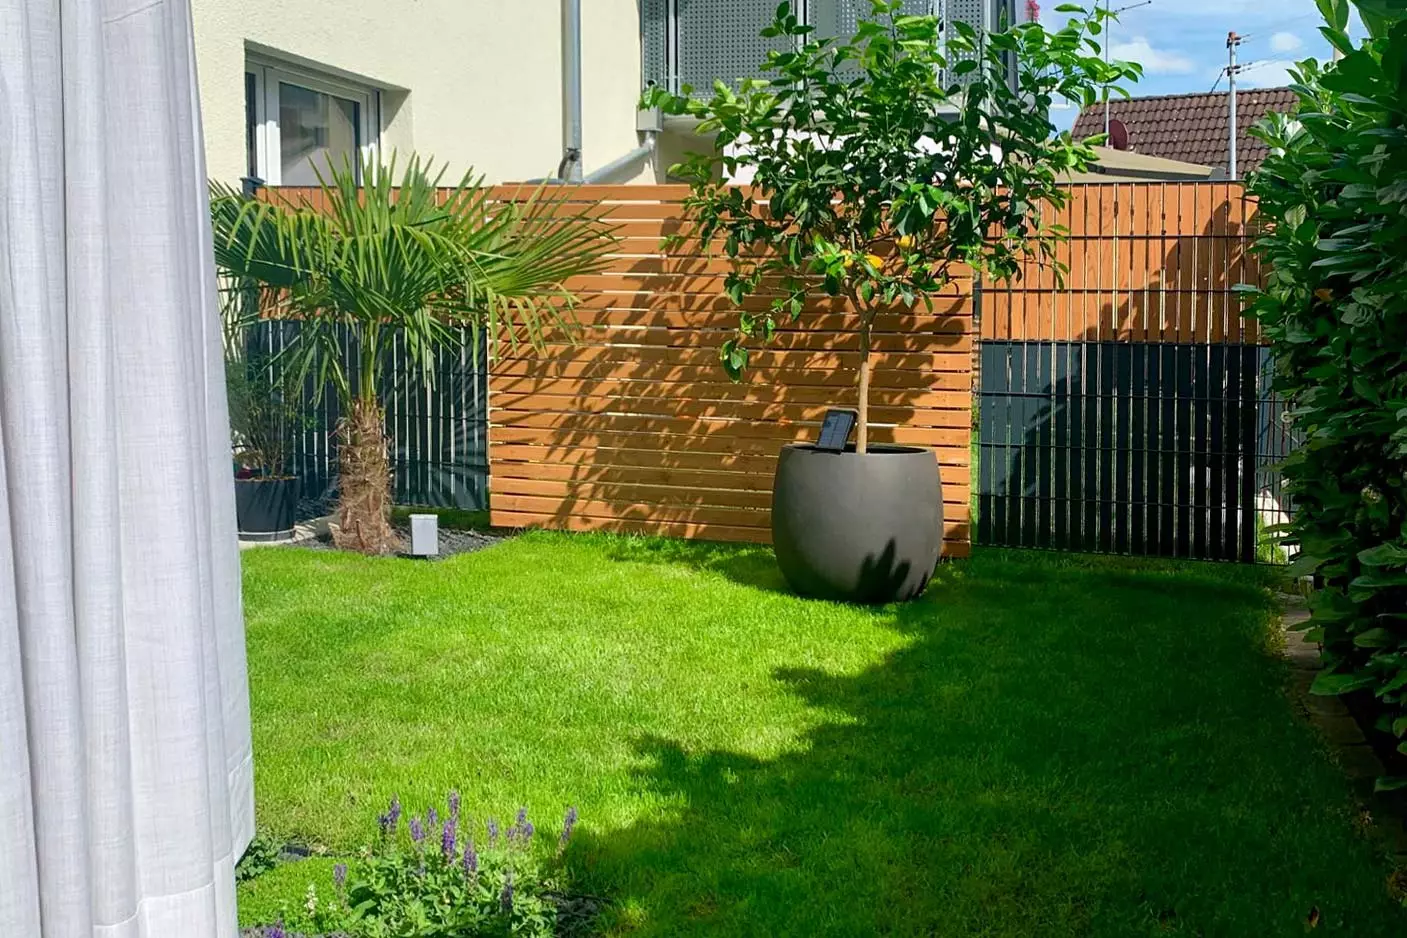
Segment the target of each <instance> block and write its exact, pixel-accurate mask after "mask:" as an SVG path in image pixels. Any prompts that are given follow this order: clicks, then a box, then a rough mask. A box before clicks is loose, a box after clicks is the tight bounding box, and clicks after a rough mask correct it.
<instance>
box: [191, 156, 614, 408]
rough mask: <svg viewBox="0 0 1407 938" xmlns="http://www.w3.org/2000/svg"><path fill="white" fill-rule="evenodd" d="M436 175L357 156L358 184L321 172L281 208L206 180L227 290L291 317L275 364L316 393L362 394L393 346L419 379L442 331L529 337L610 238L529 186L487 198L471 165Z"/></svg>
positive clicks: (352, 176)
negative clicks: (251, 295) (305, 196)
mask: <svg viewBox="0 0 1407 938" xmlns="http://www.w3.org/2000/svg"><path fill="white" fill-rule="evenodd" d="M444 173H445V171H444V169H443V168H441V169H439V170H438V171H437V170H436V169H435V167H434V166H433V164H431V163H428V162H427V163H422V162H421V160H420V159H419V158H415V157H413V158H412V159H411V160H410V162H409V164H408V165H407V166H406V168H405V170H404V172H403V173H402V174H400V175H399V176H398V175H397V172H396V160H395V157H394V156H393V157H392V158H391V161H390V163H389V164H388V165H384V166H383V165H380V164H378V163H375V162H370V161H368V162H367V163H366V165H365V166H363V167H362V172H361V179H362V182H361V183H360V184H359V183H358V175H357V173H356V172H355V170H354V168H353V167H352V166H351V165H350V164H346V165H343V166H341V167H340V168H333V167H329V170H328V175H327V176H326V177H324V176H323V175H322V174H321V173H320V174H319V179H320V180H321V181H322V186H321V192H320V193H319V194H318V196H319V198H318V200H317V203H320V204H317V203H314V202H300V203H298V204H295V205H292V206H289V205H284V204H281V203H280V202H279V201H271V202H256V201H251V200H248V199H245V198H244V197H243V196H242V195H241V193H240V192H238V191H236V190H234V189H231V188H229V187H227V186H224V185H222V184H219V183H214V184H212V196H211V217H212V220H213V223H214V234H215V259H216V263H217V265H218V267H219V270H220V272H221V273H222V274H223V275H225V277H226V278H227V282H228V283H230V284H231V287H230V289H232V290H236V291H241V292H244V291H248V290H249V289H251V285H252V288H253V289H254V290H256V291H257V293H258V302H257V303H253V304H246V306H247V307H248V310H249V312H248V315H262V316H264V317H271V318H288V319H295V320H298V321H299V323H300V328H299V330H298V332H297V336H296V338H295V340H294V341H293V344H292V345H291V346H290V347H289V351H288V352H286V353H285V354H286V355H288V357H289V362H288V363H287V364H288V367H289V368H290V370H291V371H292V372H293V373H294V374H295V375H297V376H298V377H299V378H300V379H301V378H303V377H305V376H308V375H312V376H314V377H315V378H316V387H317V388H318V389H319V391H320V392H321V390H322V389H325V388H327V387H331V388H333V389H334V390H335V391H336V392H337V394H338V395H339V396H340V397H341V398H342V399H343V400H344V401H349V400H351V399H352V398H353V397H354V396H357V395H370V394H375V393H376V389H377V388H378V387H380V386H381V385H380V382H379V381H378V379H379V377H380V376H381V374H382V372H383V370H384V368H385V367H386V366H387V365H388V364H389V362H390V360H391V355H392V352H393V345H394V344H395V343H400V344H401V345H402V346H403V347H404V349H405V351H406V352H407V353H408V354H409V356H410V358H411V360H412V361H413V362H415V363H416V364H417V365H419V366H420V367H421V368H422V369H423V372H424V376H425V379H426V380H427V382H428V381H433V378H434V362H435V355H436V352H437V351H438V350H439V349H440V348H441V347H443V346H444V345H446V344H448V342H449V340H450V339H451V338H452V330H454V329H456V328H463V327H468V328H472V329H478V328H483V327H486V328H487V329H488V332H489V336H490V338H498V337H499V335H500V334H505V335H507V336H508V337H509V339H510V340H511V341H515V342H516V341H517V340H518V337H519V331H520V330H521V331H523V332H525V333H526V335H527V338H528V339H529V340H531V341H537V340H538V339H539V338H540V336H541V332H542V329H543V327H544V326H545V325H546V324H548V323H553V322H556V323H563V324H565V323H564V320H562V318H561V316H562V309H563V307H564V306H569V305H570V304H571V303H572V301H573V297H572V295H571V293H570V292H569V291H568V290H567V289H566V287H565V286H564V284H565V282H566V281H567V280H568V279H570V278H571V277H573V276H576V275H578V274H584V273H592V272H595V271H597V270H600V269H601V268H602V267H603V265H604V257H605V254H606V253H607V252H608V251H609V250H610V249H611V247H612V245H613V244H614V238H613V234H612V231H611V229H610V228H608V227H607V226H605V225H603V224H601V223H600V222H599V221H597V220H595V219H594V218H591V217H589V216H588V215H587V214H585V213H582V212H580V211H573V210H569V209H566V208H564V206H563V203H562V202H561V200H560V199H558V198H556V197H550V196H545V195H544V194H543V190H539V191H538V192H536V193H534V194H532V195H531V196H530V197H529V198H527V199H525V200H523V201H521V202H512V203H504V202H495V201H492V200H491V199H490V197H489V196H490V190H489V189H487V188H485V187H484V186H483V185H482V184H481V181H480V180H479V179H478V178H476V177H475V176H473V175H472V173H467V174H465V175H464V177H463V178H461V179H460V180H459V182H458V183H457V184H455V185H453V186H452V187H446V190H444V191H442V190H441V189H440V184H441V182H442V181H443V177H444ZM344 343H345V344H346V345H347V349H346V350H345V351H344V349H343V344H344ZM349 362H350V364H349Z"/></svg>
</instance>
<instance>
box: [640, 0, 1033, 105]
mask: <svg viewBox="0 0 1407 938" xmlns="http://www.w3.org/2000/svg"><path fill="white" fill-rule="evenodd" d="M792 6H793V9H796V10H797V11H798V14H799V15H800V16H801V17H802V19H803V20H804V21H805V22H806V23H808V24H810V25H812V26H814V27H816V33H817V35H820V36H837V35H850V34H852V33H853V32H854V30H855V23H856V20H857V18H858V17H859V16H861V15H868V13H869V10H870V4H869V0H792ZM776 9H777V0H643V2H642V4H641V30H642V36H641V38H642V43H641V46H642V49H643V52H644V62H643V66H644V76H645V81H647V82H651V83H654V84H658V85H662V86H664V87H667V88H669V89H670V90H671V91H675V92H677V91H678V90H679V89H680V88H681V87H682V86H683V85H689V86H690V87H692V88H693V89H694V91H695V93H696V94H699V95H702V96H709V95H711V94H712V91H713V82H714V80H715V79H719V78H721V79H723V80H724V81H727V82H731V83H733V85H734V87H737V81H738V80H739V79H742V78H761V77H765V76H764V75H763V74H762V73H760V72H759V71H758V68H757V67H758V66H759V65H760V64H761V63H762V62H763V60H764V59H765V58H766V57H767V52H768V50H770V49H777V50H779V51H780V50H782V49H784V48H785V42H786V40H784V39H763V38H762V37H761V36H759V35H758V32H759V30H761V29H762V27H763V26H765V25H766V24H768V23H770V22H771V21H772V16H773V14H774V13H775V12H776ZM903 12H904V13H908V14H927V13H930V12H936V13H937V14H938V15H939V16H941V17H942V18H943V19H944V21H946V22H951V21H953V20H962V21H964V22H967V23H970V24H971V25H972V26H974V27H975V28H977V29H978V30H979V31H982V30H990V29H993V28H1000V26H999V25H998V24H1001V25H1005V24H1008V23H1010V22H1014V20H1015V0H904V4H903Z"/></svg>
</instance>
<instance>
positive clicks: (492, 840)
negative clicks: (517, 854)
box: [487, 818, 498, 847]
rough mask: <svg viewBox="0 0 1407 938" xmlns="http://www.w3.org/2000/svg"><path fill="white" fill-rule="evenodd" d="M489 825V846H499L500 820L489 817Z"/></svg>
mask: <svg viewBox="0 0 1407 938" xmlns="http://www.w3.org/2000/svg"><path fill="white" fill-rule="evenodd" d="M487 827H488V831H489V846H490V847H497V846H498V821H496V820H494V819H493V818H489V822H488V825H487Z"/></svg>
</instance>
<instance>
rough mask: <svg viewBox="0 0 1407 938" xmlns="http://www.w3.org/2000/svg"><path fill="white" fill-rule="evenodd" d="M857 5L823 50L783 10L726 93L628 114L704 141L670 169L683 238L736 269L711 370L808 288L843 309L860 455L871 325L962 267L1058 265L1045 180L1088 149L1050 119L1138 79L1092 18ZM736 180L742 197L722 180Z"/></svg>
mask: <svg viewBox="0 0 1407 938" xmlns="http://www.w3.org/2000/svg"><path fill="white" fill-rule="evenodd" d="M870 6H871V11H870V14H869V16H868V17H867V18H862V19H861V21H860V22H859V25H858V28H857V30H856V32H855V35H854V36H852V37H848V38H844V39H834V38H817V37H816V36H815V35H814V31H813V27H811V26H808V25H805V24H804V23H802V22H801V21H800V19H799V18H798V17H797V15H796V13H795V11H794V10H793V9H792V5H791V4H790V3H785V2H784V3H782V4H781V5H780V6H778V8H777V11H776V16H775V18H774V21H773V22H772V23H771V24H769V25H768V26H767V27H766V28H764V29H763V30H762V35H763V36H765V37H768V38H770V39H785V40H788V41H787V42H785V43H784V44H785V45H786V46H787V51H782V52H776V51H774V52H769V53H768V57H767V61H766V63H765V64H764V69H765V70H766V71H767V72H768V73H769V77H768V78H765V79H749V80H745V81H743V82H741V83H740V84H739V86H738V88H737V90H734V88H733V87H732V86H730V85H728V84H725V83H723V82H718V83H716V84H715V85H714V88H713V91H712V95H711V96H710V97H708V98H707V99H704V98H701V97H700V96H697V95H695V94H694V91H693V89H692V88H689V87H687V86H686V87H684V88H681V89H680V93H678V94H672V93H670V92H668V91H665V90H663V89H653V90H651V91H650V92H648V93H647V94H646V95H645V99H644V102H643V103H644V104H645V105H646V106H651V107H661V108H663V110H664V111H665V113H667V114H674V115H686V116H690V117H693V118H695V119H698V120H699V121H700V124H699V131H700V133H701V134H704V135H706V136H708V137H711V138H713V140H714V142H715V144H716V146H715V148H714V149H712V150H711V151H710V152H707V153H693V154H690V155H689V156H688V158H687V159H686V160H685V161H684V162H682V163H680V164H679V165H677V166H675V167H673V168H672V170H671V171H672V173H674V174H675V175H676V176H679V177H682V178H684V179H686V180H687V181H688V182H689V183H690V184H691V187H692V189H691V194H690V196H689V198H688V199H687V200H686V202H685V209H686V212H687V214H688V215H689V217H690V218H691V219H692V220H693V221H694V223H695V224H694V227H693V232H692V234H690V235H689V236H688V238H689V239H691V240H692V239H695V238H696V239H697V240H698V241H699V243H700V244H702V245H703V246H704V247H705V249H707V250H713V249H715V248H716V246H717V245H718V243H719V242H721V243H722V250H723V252H724V253H725V254H726V255H727V256H728V257H729V258H730V259H732V261H733V262H734V263H733V268H732V272H731V273H730V274H729V275H728V277H727V281H726V287H725V289H726V291H727V293H728V296H729V297H730V298H731V299H732V300H733V302H734V303H735V304H736V305H737V306H738V307H739V309H740V313H739V318H738V328H737V331H736V333H735V334H734V335H733V336H732V337H731V338H730V339H728V340H727V341H726V342H725V343H724V345H723V346H722V349H721V357H722V361H723V366H724V368H725V369H727V371H728V373H729V375H730V376H732V377H733V378H734V379H735V380H736V379H738V378H739V377H740V376H741V375H742V373H743V372H744V370H745V369H746V368H747V364H748V357H749V348H750V345H751V344H752V343H753V342H755V341H757V340H762V341H766V340H768V339H770V338H771V336H772V335H773V333H774V331H775V330H776V327H777V324H778V322H779V321H781V320H782V319H784V318H790V319H796V318H798V317H799V316H800V315H801V311H802V309H803V308H804V301H805V297H806V296H807V295H808V294H814V293H825V294H828V295H830V296H838V297H846V298H848V299H849V301H850V303H849V309H850V310H851V311H852V312H853V314H854V315H855V327H856V331H857V332H858V335H859V342H858V345H859V354H858V358H857V365H858V367H857V369H856V370H857V376H858V382H859V399H858V404H859V411H860V420H859V438H858V445H857V449H858V451H860V452H864V451H865V449H866V446H867V442H868V411H869V381H870V368H871V353H872V352H873V351H874V349H873V347H872V346H873V343H872V326H873V324H874V321H875V317H876V315H878V314H880V313H881V312H884V311H902V310H905V309H912V308H913V307H914V306H915V305H916V304H919V303H924V304H926V306H927V308H928V309H929V310H932V308H933V297H934V296H936V295H938V294H939V293H941V292H942V291H943V289H944V288H945V287H947V286H948V285H949V284H950V283H951V282H952V280H953V279H954V278H955V277H956V276H958V275H959V274H961V275H962V276H966V275H967V272H968V271H971V272H972V273H973V274H975V275H977V276H983V277H987V278H990V279H994V280H1002V279H1006V278H1010V277H1012V276H1014V275H1016V274H1017V272H1018V271H1019V270H1020V268H1021V264H1022V262H1023V261H1024V260H1025V259H1026V258H1028V257H1031V256H1033V255H1035V256H1040V257H1043V258H1045V259H1047V260H1049V261H1051V263H1052V264H1053V265H1055V266H1057V268H1058V265H1056V264H1055V257H1054V247H1055V244H1056V243H1057V242H1058V241H1059V240H1060V239H1061V238H1062V237H1063V236H1064V235H1065V234H1066V232H1065V231H1064V230H1063V229H1061V228H1060V227H1059V226H1058V225H1057V224H1055V222H1054V210H1057V209H1058V208H1059V207H1060V206H1062V205H1063V204H1064V201H1065V195H1064V193H1063V192H1062V191H1061V189H1060V185H1059V180H1060V179H1061V177H1062V176H1063V175H1064V174H1065V173H1067V172H1070V171H1081V170H1084V169H1086V168H1088V166H1089V164H1090V163H1091V162H1092V161H1093V160H1094V158H1095V154H1094V151H1093V150H1092V149H1091V148H1090V147H1089V146H1087V145H1085V144H1084V143H1081V142H1077V141H1075V140H1073V139H1071V137H1070V136H1069V134H1058V133H1057V132H1056V128H1055V125H1054V124H1053V122H1052V120H1051V112H1052V108H1053V107H1054V106H1055V105H1056V104H1057V103H1058V102H1061V101H1071V102H1075V103H1078V104H1081V105H1087V104H1092V103H1093V102H1094V101H1096V100H1097V99H1098V97H1099V95H1100V94H1101V93H1103V92H1105V91H1107V90H1108V89H1111V88H1115V90H1118V89H1117V88H1116V87H1115V86H1116V85H1117V84H1118V83H1119V82H1122V81H1129V80H1136V79H1137V78H1138V76H1139V74H1140V69H1139V67H1138V66H1137V65H1133V64H1128V63H1121V62H1114V63H1106V62H1105V61H1104V60H1103V58H1102V56H1101V55H1100V51H1101V49H1100V45H1099V42H1098V38H1097V37H1099V36H1100V34H1101V33H1102V31H1103V24H1104V23H1105V21H1106V20H1107V19H1108V18H1109V14H1108V13H1106V12H1105V11H1103V10H1099V9H1094V10H1085V9H1083V8H1081V7H1079V6H1065V7H1060V8H1059V10H1058V12H1060V13H1062V14H1064V15H1065V16H1066V17H1067V22H1066V25H1064V26H1063V27H1061V28H1059V29H1056V30H1047V29H1045V28H1044V27H1043V26H1041V24H1039V23H1022V24H1018V25H1011V26H1009V27H1008V28H1006V29H1004V30H1002V31H999V32H990V33H982V34H979V33H978V32H977V31H975V30H973V29H972V28H970V27H969V26H968V25H967V24H965V23H954V24H952V27H951V29H948V28H946V26H945V24H943V23H941V22H940V21H939V20H938V19H937V18H936V17H932V16H907V15H903V13H902V4H901V2H900V0H870ZM940 38H941V41H940ZM742 170H749V171H750V172H751V175H752V179H753V183H752V185H751V186H750V187H746V188H744V187H737V186H733V185H730V184H729V182H728V180H730V179H736V178H738V176H739V173H740V171H742ZM675 240H683V238H678V239H675ZM749 297H765V298H766V299H767V301H766V302H763V303H757V302H753V303H746V302H745V301H746V300H747V299H748V298H749Z"/></svg>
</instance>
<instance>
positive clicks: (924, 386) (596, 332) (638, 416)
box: [489, 186, 973, 556]
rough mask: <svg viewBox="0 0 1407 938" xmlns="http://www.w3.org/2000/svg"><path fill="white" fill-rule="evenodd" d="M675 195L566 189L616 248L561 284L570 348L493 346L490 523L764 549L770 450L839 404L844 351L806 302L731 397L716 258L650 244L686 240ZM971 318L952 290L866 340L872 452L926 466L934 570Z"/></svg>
mask: <svg viewBox="0 0 1407 938" xmlns="http://www.w3.org/2000/svg"><path fill="white" fill-rule="evenodd" d="M686 193H687V190H686V189H685V188H684V187H682V186H624V187H620V186H603V187H594V186H586V187H581V188H579V189H576V190H573V191H572V194H571V198H572V199H573V200H575V201H577V202H579V203H581V204H582V205H584V206H588V205H594V206H599V210H600V211H601V213H602V214H603V216H605V217H608V218H609V219H610V220H611V221H613V222H614V223H616V224H618V225H619V226H620V228H619V234H620V235H621V237H622V241H621V243H620V245H619V252H618V253H617V254H615V255H614V256H613V257H612V263H611V266H610V269H609V270H608V271H606V272H604V273H602V274H599V275H596V276H592V277H584V278H581V279H580V280H579V281H578V282H576V283H574V284H572V287H573V288H574V289H575V290H576V291H577V292H578V293H579V295H580V296H581V299H582V302H581V305H580V308H579V309H578V310H577V317H578V319H579V321H580V326H581V329H580V334H579V335H578V336H577V337H576V339H575V342H573V341H572V340H571V339H570V338H569V337H567V336H565V335H554V336H552V337H551V339H550V346H549V353H548V354H547V355H546V356H540V355H539V354H537V353H536V352H534V351H532V350H531V349H528V348H520V349H518V350H516V351H514V350H511V349H507V348H504V347H503V346H502V345H500V349H499V357H498V358H497V359H496V361H495V362H494V365H493V368H492V373H491V376H490V379H489V387H490V394H489V400H490V414H489V423H490V426H489V441H490V447H489V455H490V474H491V477H492V492H493V495H492V499H491V507H492V516H493V522H494V524H497V525H504V526H509V527H521V526H545V527H554V528H562V529H568V530H616V531H635V532H641V533H649V534H665V535H676V536H683V537H700V538H710V539H715V540H732V541H756V542H765V541H767V540H768V539H769V537H770V520H769V511H770V501H771V485H772V473H773V470H774V467H775V463H776V456H777V453H778V452H779V451H780V449H781V447H782V446H783V445H784V444H786V443H790V442H794V441H801V440H814V439H815V437H816V435H817V433H818V430H819V427H820V421H821V418H822V417H823V415H824V413H825V411H826V410H827V409H828V408H829V407H835V406H853V402H854V384H855V377H856V368H857V366H858V358H859V355H858V351H857V350H858V341H857V339H856V337H855V336H854V334H853V332H852V331H851V326H852V325H853V321H854V320H853V317H852V316H849V315H848V314H849V312H850V310H849V309H848V308H847V304H846V302H845V301H841V300H835V299H831V298H826V297H816V298H814V299H813V300H812V301H811V302H809V303H808V304H807V307H806V310H805V312H804V313H803V314H802V318H801V321H800V322H799V323H797V324H791V323H788V324H786V325H785V326H783V327H782V329H781V330H780V332H779V334H778V335H777V336H776V337H775V339H774V340H773V341H772V342H771V343H770V344H768V345H766V346H765V347H759V348H758V349H757V350H756V351H755V353H754V355H753V359H752V361H753V367H752V368H751V369H750V370H749V372H748V374H747V375H746V376H745V378H744V380H743V381H742V382H741V383H736V384H735V383H732V382H730V381H729V380H728V378H727V376H726V375H725V373H724V372H723V369H722V367H721V365H720V364H719V361H718V349H719V347H720V346H721V344H722V343H723V341H724V340H725V339H726V338H727V337H728V336H729V334H730V333H731V332H732V330H733V329H734V327H735V325H736V322H737V311H736V310H735V309H734V308H733V306H732V304H731V303H730V302H729V301H728V300H727V299H726V298H725V297H724V296H723V295H722V288H723V278H724V275H725V274H726V272H727V270H728V264H727V261H726V260H725V259H723V258H717V257H709V256H704V255H702V254H700V253H699V252H698V250H697V247H696V246H689V245H686V246H685V247H684V248H681V249H679V250H678V251H675V252H672V253H666V252H664V251H662V250H661V247H660V240H661V238H662V236H664V235H667V234H670V233H673V232H677V231H680V230H681V229H682V228H683V227H684V225H685V222H684V221H683V219H682V210H681V206H680V202H681V200H682V199H683V198H684V196H685V195H686ZM505 195H509V193H505ZM750 302H751V303H755V304H756V308H758V309H762V308H765V304H766V300H765V299H758V300H752V301H750ZM972 310H973V304H972V293H971V289H970V283H958V284H955V285H954V286H953V287H952V288H951V289H950V291H949V292H948V293H947V294H946V295H944V296H943V297H942V298H941V301H940V302H938V304H937V307H936V309H935V311H934V313H933V314H929V313H927V312H926V311H925V310H922V309H919V310H916V311H909V310H905V309H902V308H897V309H895V310H892V311H889V312H887V313H885V314H883V315H881V316H880V317H879V320H878V322H877V323H876V334H875V342H874V345H875V348H876V349H877V350H878V351H877V353H876V356H875V359H874V361H875V372H874V378H873V384H874V390H873V392H872V399H871V408H872V410H871V415H872V420H873V421H874V422H875V426H874V427H873V431H872V438H873V439H875V440H876V441H877V442H895V443H906V444H914V445H920V446H929V447H932V448H934V449H935V450H936V451H937V453H938V456H939V461H940V465H941V468H942V476H943V484H944V501H945V513H946V517H947V529H946V531H945V540H946V545H945V550H946V553H947V554H948V555H949V556H961V555H964V554H966V553H967V551H968V544H969V504H970V489H969V473H970V442H971V425H972V372H971V363H972V353H973V338H972Z"/></svg>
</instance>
